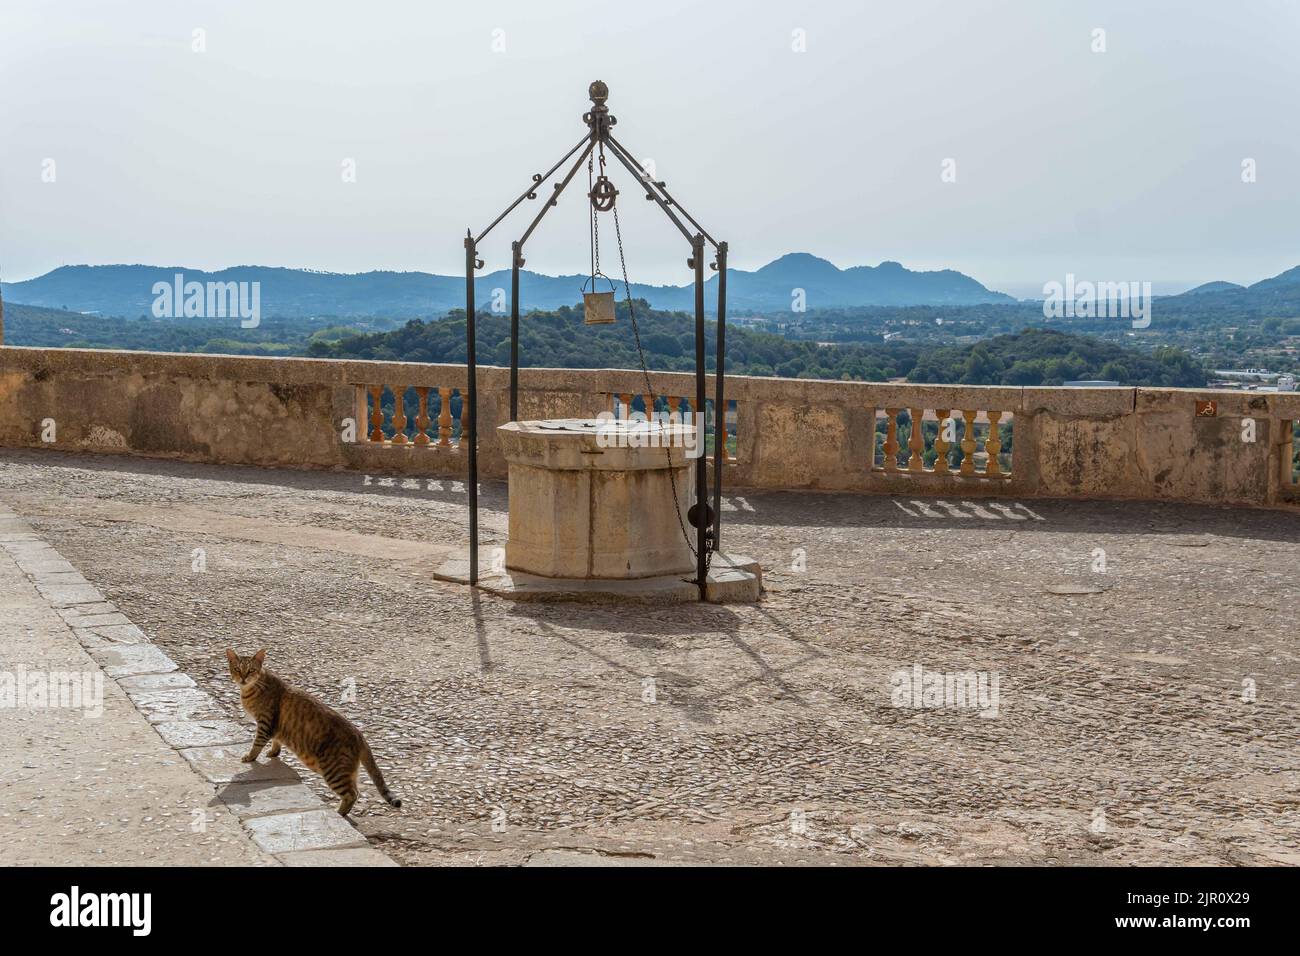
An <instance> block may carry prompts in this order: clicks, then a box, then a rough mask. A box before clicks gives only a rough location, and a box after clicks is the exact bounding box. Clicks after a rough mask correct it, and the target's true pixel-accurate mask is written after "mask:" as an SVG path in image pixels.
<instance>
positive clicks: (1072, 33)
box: [0, 0, 1300, 294]
mask: <svg viewBox="0 0 1300 956" xmlns="http://www.w3.org/2000/svg"><path fill="white" fill-rule="evenodd" d="M196 29H201V30H203V31H205V33H204V40H205V43H206V50H205V51H203V52H195V50H194V49H193V47H194V44H195V39H194V37H195V34H194V31H195V30H196ZM1097 29H1102V30H1104V31H1105V34H1104V43H1105V52H1094V51H1093V47H1094V46H1095V45H1096V44H1097V39H1096V35H1095V34H1094V31H1095V30H1097ZM796 31H802V33H800V34H796ZM800 36H802V37H803V38H805V39H804V42H803V45H804V46H805V49H804V51H803V52H797V51H796V50H795V49H794V47H796V46H798V45H800V44H799V39H798V38H799V37H800ZM501 47H503V48H501ZM596 78H600V79H603V80H605V81H606V82H607V83H608V84H609V86H610V90H611V95H610V101H609V105H610V107H611V110H612V112H613V113H614V115H615V116H617V117H618V120H619V123H618V126H617V128H616V130H615V135H617V136H618V137H619V138H620V139H621V141H622V142H623V143H624V144H625V145H627V146H628V147H629V148H630V149H631V150H632V151H633V152H634V153H635V154H636V155H637V156H638V157H641V158H643V159H653V160H654V162H655V165H656V168H657V171H658V174H659V176H660V178H663V179H665V180H666V181H667V182H668V185H669V188H670V189H671V190H672V191H673V192H674V193H675V194H676V195H677V196H678V198H679V199H680V200H681V201H682V203H683V205H685V207H686V208H687V209H689V210H690V211H691V212H692V213H693V214H694V215H695V216H696V217H697V218H698V219H700V221H701V222H702V223H703V224H704V225H705V226H706V227H707V228H708V229H709V230H710V231H711V232H712V233H713V234H714V235H715V236H717V237H718V238H725V239H728V240H729V241H730V243H731V247H732V264H733V266H735V267H738V268H756V267H758V266H760V265H762V264H763V263H765V262H767V261H769V260H770V259H772V258H775V257H776V256H778V255H781V254H782V253H785V252H792V251H803V252H811V253H814V254H816V255H820V256H824V257H825V258H828V259H830V260H831V261H833V262H835V263H836V264H837V265H840V266H850V265H859V264H869V265H875V264H877V263H879V262H880V261H881V260H884V259H895V260H898V261H900V262H902V263H903V264H905V265H907V266H908V267H910V268H923V269H936V268H945V267H951V268H954V269H960V270H961V271H963V272H966V273H969V274H971V275H973V276H974V277H975V278H977V279H979V280H980V281H982V282H984V283H985V284H987V285H990V286H992V287H994V288H1001V289H1004V290H1006V291H1011V292H1013V293H1018V294H1028V293H1029V292H1031V291H1034V290H1035V289H1037V288H1041V285H1042V283H1043V282H1045V281H1047V280H1049V279H1053V278H1063V277H1064V275H1065V273H1067V272H1073V273H1075V274H1076V275H1078V276H1079V277H1080V278H1089V279H1106V280H1113V281H1119V280H1130V279H1133V280H1150V281H1153V282H1155V283H1156V284H1157V291H1161V283H1171V282H1172V283H1192V282H1199V281H1204V280H1208V279H1230V280H1234V281H1239V282H1251V281H1255V280H1257V279H1259V278H1262V277H1265V276H1268V275H1272V274H1275V273H1277V272H1280V271H1282V270H1283V269H1286V268H1289V267H1291V266H1294V265H1296V264H1297V263H1300V236H1298V233H1300V190H1298V189H1297V188H1296V186H1297V178H1298V176H1300V119H1298V115H1300V114H1298V113H1297V99H1298V96H1300V3H1296V2H1286V0H1279V2H1252V0H1234V2H1228V0H1213V2H1211V0H1199V2H1186V0H1184V2H1174V0H1169V2H1159V0H1143V2H1141V3H1133V2H1065V0H1019V2H1002V3H996V2H990V3H968V2H962V0H948V2H942V3H940V2H919V0H899V2H891V3H872V2H864V0H834V2H804V3H798V2H791V0H759V2H754V0H748V2H718V0H712V2H696V3H687V2H680V0H653V2H646V3H639V4H631V3H626V2H622V3H614V2H605V3H590V2H578V0H546V2H537V0H533V2H519V3H485V2H479V3H446V2H431V0H430V2H398V0H368V2H364V3H357V2H330V0H314V2H310V3H309V2H289V0H259V2H254V0H219V2H218V0H210V2H186V0H131V2H129V3H127V2H114V3H105V2H92V0H58V2H49V0H39V2H38V0H3V3H2V4H0V270H2V273H0V274H2V275H3V278H5V279H6V280H11V281H12V280H18V279H24V278H29V277H31V276H33V275H37V274H40V273H43V272H45V271H48V270H49V269H52V268H54V267H56V266H59V265H63V264H69V263H116V262H142V263H150V264H157V265H184V266H190V267H195V268H205V269H212V268H221V267H225V266H230V265H239V264H249V263H256V264H261V265H284V266H295V267H305V268H315V269H324V270H329V271H337V272H359V271H366V270H370V269H395V270H422V271H432V272H442V273H455V272H458V271H460V270H461V269H462V268H463V266H462V263H463V259H462V256H463V250H462V247H461V238H462V236H463V235H464V231H465V228H466V227H467V226H470V225H472V226H473V227H474V228H475V230H479V229H481V228H483V227H484V226H486V225H487V223H488V222H489V221H491V219H492V218H494V217H495V216H496V214H497V213H498V212H499V211H500V210H501V209H503V208H504V207H505V205H506V204H507V203H508V202H509V201H510V200H511V199H513V198H514V196H515V195H516V194H517V193H518V192H519V191H520V190H522V188H523V187H524V186H525V185H526V184H527V182H528V180H529V177H530V176H531V174H533V173H535V172H544V171H545V170H546V169H547V168H548V167H549V166H550V165H551V164H552V163H553V162H554V161H555V160H557V159H559V157H560V156H561V155H562V154H563V153H564V152H565V151H566V150H567V149H568V148H569V147H570V146H571V145H573V144H574V143H576V142H577V141H578V139H579V138H580V137H581V136H582V134H583V132H584V130H585V127H584V126H583V125H582V121H581V116H582V113H583V112H584V111H585V109H586V108H587V107H588V106H589V102H588V100H587V98H586V89H587V84H588V82H589V81H591V80H592V79H596ZM349 159H350V160H353V161H355V169H356V177H355V179H356V181H355V182H344V181H343V180H344V177H343V164H344V161H345V160H349ZM946 159H952V160H955V170H956V181H955V182H943V181H942V179H941V173H942V172H943V169H944V161H945V160H946ZM1246 159H1252V160H1254V163H1255V169H1256V176H1257V181H1256V182H1253V183H1244V182H1242V163H1243V160H1246ZM48 160H53V161H54V162H53V166H52V167H51V165H50V164H49V163H48V162H47V161H48ZM612 162H613V161H612V159H611V163H612ZM51 169H52V171H53V174H54V181H53V182H46V181H43V178H48V177H49V173H50V171H51ZM612 176H613V178H614V179H615V181H616V184H619V185H620V186H622V187H623V193H622V197H621V204H620V210H621V212H622V214H623V216H624V231H625V239H626V245H627V253H628V256H629V270H630V272H631V278H632V279H633V281H648V282H673V283H685V282H687V281H689V279H690V273H689V272H688V270H687V268H686V264H685V258H686V255H687V249H686V247H685V245H684V243H683V242H682V240H681V238H680V236H679V235H678V233H677V232H676V231H675V230H674V229H673V228H672V227H671V226H670V224H669V223H668V222H667V220H665V219H663V217H662V216H661V214H659V213H658V212H657V210H656V209H655V208H654V207H653V206H652V204H650V203H648V202H646V201H645V200H644V199H643V198H642V196H641V195H640V194H639V193H638V191H637V190H636V189H635V188H634V187H633V186H632V185H631V183H630V181H629V177H628V176H627V175H625V174H623V173H622V171H621V170H620V169H617V168H616V169H615V171H614V173H613V174H612ZM580 180H581V188H576V187H578V185H579V184H578V183H575V188H572V189H571V190H570V191H569V192H568V193H566V196H565V201H563V202H562V204H561V206H560V207H558V208H556V209H555V210H553V211H552V212H551V213H550V214H548V216H547V220H546V222H545V223H544V224H543V226H542V227H541V228H540V229H539V231H538V232H537V233H536V234H535V235H534V237H533V239H532V240H531V241H530V243H529V246H528V248H527V250H526V251H525V255H526V256H527V259H528V268H530V269H537V270H539V271H542V272H550V273H556V272H580V271H582V270H583V269H585V268H586V262H587V236H586V227H585V222H586V205H585V202H586V200H585V196H584V193H585V191H586V189H585V171H584V173H583V174H582V175H581V177H580ZM538 208H539V206H538V203H531V204H528V205H527V206H526V207H524V208H522V209H520V210H518V211H517V212H516V213H515V216H514V217H513V218H512V219H511V220H508V221H507V223H505V224H503V226H502V227H499V228H498V230H497V231H496V232H495V233H494V234H493V235H492V236H491V237H489V240H488V242H487V243H486V245H485V249H484V258H486V259H487V263H488V268H489V269H491V268H502V267H507V266H508V251H509V243H510V240H511V239H512V238H516V237H517V236H518V235H519V234H520V233H521V232H522V231H523V230H524V228H525V227H526V224H527V221H528V219H529V218H531V214H532V213H535V212H536V210H537V209H538ZM612 251H613V244H612V242H611V243H610V244H609V246H608V247H607V256H612ZM607 264H608V265H613V264H614V262H613V261H611V260H609V259H607ZM606 271H611V270H610V269H608V268H607V269H606Z"/></svg>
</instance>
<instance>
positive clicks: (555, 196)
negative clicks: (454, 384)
mask: <svg viewBox="0 0 1300 956" xmlns="http://www.w3.org/2000/svg"><path fill="white" fill-rule="evenodd" d="M587 92H588V95H589V96H590V97H591V102H592V108H591V109H590V110H589V111H588V112H587V113H585V114H583V117H582V120H583V122H584V123H586V124H587V133H586V135H585V136H583V138H582V139H580V140H579V141H578V142H577V144H576V145H575V146H574V147H573V148H572V149H570V150H569V151H568V152H567V153H565V154H564V156H562V157H561V158H560V160H559V161H558V162H557V163H556V164H555V165H554V166H552V167H551V168H550V169H549V170H547V171H546V172H545V173H540V174H539V173H535V174H534V175H533V181H532V183H531V184H529V186H528V188H527V189H525V190H524V191H523V192H522V193H521V194H520V195H519V197H518V198H517V199H515V201H514V202H512V203H511V204H510V205H509V206H507V207H506V209H505V211H504V212H502V213H501V215H499V216H497V217H496V218H495V219H493V220H492V222H491V223H490V224H489V225H488V227H487V228H486V229H484V230H483V231H482V232H480V233H479V234H478V235H475V234H474V231H473V230H472V229H467V230H466V232H465V348H466V363H467V372H468V383H469V384H468V387H467V389H466V395H465V396H464V405H463V408H462V418H463V417H464V409H466V408H467V409H468V412H469V427H468V429H467V431H466V433H465V436H464V437H465V440H466V441H467V447H468V462H467V464H468V470H469V480H468V483H467V484H468V489H469V582H470V584H471V585H474V584H477V583H478V365H477V356H476V355H475V351H474V349H475V345H474V323H475V315H474V273H475V271H476V270H478V269H482V268H483V260H482V259H480V258H479V257H478V247H479V243H481V242H482V241H483V240H484V239H485V238H486V237H487V235H488V234H489V233H490V232H492V230H493V229H495V228H496V227H497V226H498V225H499V224H500V223H501V222H502V220H504V219H505V218H506V217H507V216H508V215H510V213H512V212H513V211H514V210H515V209H516V208H517V207H518V206H519V205H520V204H521V203H523V202H525V201H526V200H534V199H536V198H537V192H538V188H539V187H540V186H541V185H542V183H544V182H546V181H548V180H549V179H550V178H551V177H552V176H553V175H555V173H556V171H557V170H559V169H560V167H561V166H563V165H564V164H565V163H566V162H567V161H568V160H569V159H570V158H571V157H573V156H574V155H575V154H577V157H578V158H577V159H576V160H575V161H574V163H573V165H572V166H571V167H570V168H569V171H568V172H567V173H566V174H565V176H564V178H563V179H561V180H560V181H559V182H557V183H554V184H553V185H552V193H551V195H550V196H549V197H548V198H547V199H546V201H545V202H544V203H543V204H542V208H541V209H540V210H538V212H537V215H536V216H534V217H533V220H532V222H531V223H529V225H528V228H527V229H525V230H524V233H523V235H522V236H520V237H519V238H518V239H516V240H515V241H514V242H512V243H511V244H510V251H511V255H510V421H512V422H513V421H516V420H517V418H518V415H519V270H520V268H522V267H523V265H524V255H523V252H524V245H525V244H526V243H527V242H528V239H529V238H530V237H531V236H532V234H533V232H534V231H535V230H536V229H537V226H538V224H539V223H541V221H542V218H543V217H544V216H545V215H546V213H547V212H548V211H549V210H550V209H551V207H553V206H555V205H557V204H558V203H559V199H560V195H561V194H562V193H563V192H564V189H565V187H567V186H568V185H569V183H570V182H572V181H573V177H574V176H575V175H576V174H577V172H578V170H579V169H580V168H581V166H582V164H583V162H584V161H585V160H587V158H588V157H589V156H590V155H591V154H592V152H593V151H594V150H597V149H599V150H601V152H602V155H603V153H604V151H605V150H606V149H607V150H608V151H609V152H610V153H611V154H613V156H614V158H615V159H617V160H618V161H619V162H620V163H622V164H623V166H625V167H626V168H627V170H628V172H630V173H631V174H632V176H633V178H634V179H635V180H636V181H637V182H638V183H639V184H640V185H641V186H642V188H644V189H645V192H646V197H645V198H646V200H647V201H653V202H654V203H655V204H657V205H658V207H659V208H660V209H662V210H663V212H664V215H666V216H667V217H668V219H669V221H671V222H672V224H673V225H674V226H676V227H677V229H678V231H679V232H681V234H682V236H684V237H685V239H686V241H687V242H688V243H690V246H691V255H690V258H689V259H687V260H686V264H687V266H688V267H689V268H690V269H692V270H693V272H694V275H695V401H694V411H695V412H696V413H698V414H700V415H701V420H702V413H703V412H704V410H705V407H706V401H707V394H706V383H705V371H706V368H705V335H704V331H705V330H704V255H705V249H706V246H712V247H713V250H714V261H713V262H711V263H710V264H709V265H710V267H711V268H712V269H714V270H716V271H717V273H718V321H717V336H716V340H715V343H714V347H715V349H716V353H717V369H716V373H715V377H714V385H715V389H714V400H713V416H714V425H713V437H714V465H713V503H712V506H711V508H710V505H709V488H708V462H707V460H706V457H707V456H706V455H705V453H704V452H705V450H704V448H703V447H701V448H700V455H699V457H698V458H697V459H696V462H695V507H694V509H692V510H693V512H694V514H695V515H696V517H697V520H695V521H693V522H692V523H693V524H694V525H695V530H696V537H695V546H694V551H695V570H696V583H697V584H698V585H699V588H700V597H701V599H703V598H704V590H705V579H706V577H707V575H708V567H709V558H710V555H711V554H712V553H713V552H714V551H716V550H717V548H718V542H719V540H720V538H721V530H722V469H723V463H724V462H725V461H726V452H727V405H726V391H725V386H724V378H725V360H724V359H725V355H726V351H725V350H726V310H727V244H726V243H725V242H718V241H716V240H715V239H714V238H713V237H712V236H710V235H709V233H708V232H707V231H706V230H705V229H704V227H703V226H701V225H700V224H699V222H697V221H696V219H695V218H694V217H693V216H692V215H691V214H690V213H688V212H687V211H686V210H685V209H684V208H682V206H681V205H680V204H679V203H678V202H677V200H676V199H674V198H673V197H672V195H671V194H670V193H669V192H668V189H667V185H666V184H665V183H664V182H662V181H656V180H655V179H653V178H652V177H651V176H650V174H649V173H648V172H647V171H646V170H645V169H644V168H643V167H642V166H641V164H640V163H639V162H637V161H636V159H635V158H634V157H633V156H632V154H631V152H629V151H628V150H627V149H626V148H625V147H624V146H623V144H622V143H620V142H619V141H618V140H617V139H615V138H614V136H613V134H612V133H611V130H612V129H613V127H614V125H615V123H617V122H618V121H617V120H616V119H615V118H614V116H612V115H611V114H610V112H609V108H608V107H607V106H606V105H605V103H606V100H607V99H608V98H609V88H608V87H607V86H606V85H605V84H604V83H602V82H601V81H600V80H596V81H595V82H594V83H592V84H591V86H590V87H589V88H588V90H587ZM602 162H603V160H602ZM588 199H589V200H591V199H592V197H590V196H589V197H588ZM683 219H684V220H685V221H686V222H685V223H684V222H683V221H682V220H683ZM686 223H689V224H690V227H691V228H687V225H686ZM692 229H693V230H694V231H693V232H692V231H691V230H692ZM647 412H653V409H647ZM699 440H700V441H701V442H703V440H704V436H703V435H701V436H699ZM710 511H712V514H711V515H710ZM709 518H711V519H712V520H711V521H710V520H707V519H709Z"/></svg>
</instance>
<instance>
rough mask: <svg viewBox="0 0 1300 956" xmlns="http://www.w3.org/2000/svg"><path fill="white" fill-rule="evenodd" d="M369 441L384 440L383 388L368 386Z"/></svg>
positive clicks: (380, 386)
mask: <svg viewBox="0 0 1300 956" xmlns="http://www.w3.org/2000/svg"><path fill="white" fill-rule="evenodd" d="M370 440H371V441H383V440H384V386H382V385H371V386H370Z"/></svg>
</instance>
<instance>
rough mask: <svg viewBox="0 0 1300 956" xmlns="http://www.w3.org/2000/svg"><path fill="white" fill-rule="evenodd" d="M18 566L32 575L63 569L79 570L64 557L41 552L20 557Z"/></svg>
mask: <svg viewBox="0 0 1300 956" xmlns="http://www.w3.org/2000/svg"><path fill="white" fill-rule="evenodd" d="M18 567H20V568H22V569H23V571H24V573H26V574H32V575H37V574H50V573H57V572H61V571H73V572H75V571H76V570H77V569H76V568H74V567H73V566H72V563H71V562H69V561H65V560H64V559H63V558H52V557H47V556H45V555H43V554H40V553H36V554H33V555H32V556H31V557H23V558H19V559H18Z"/></svg>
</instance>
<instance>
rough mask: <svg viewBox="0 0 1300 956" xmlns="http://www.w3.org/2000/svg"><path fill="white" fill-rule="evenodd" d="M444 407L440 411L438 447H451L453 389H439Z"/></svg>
mask: <svg viewBox="0 0 1300 956" xmlns="http://www.w3.org/2000/svg"><path fill="white" fill-rule="evenodd" d="M438 398H439V400H440V401H441V403H442V407H441V408H440V409H439V411H438V447H439V448H450V447H451V389H449V388H440V389H438Z"/></svg>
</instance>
